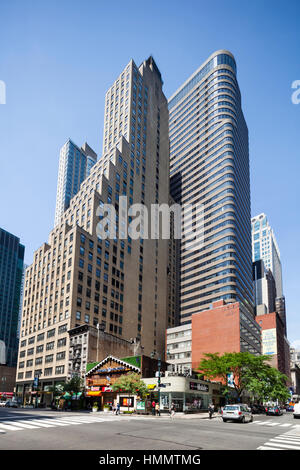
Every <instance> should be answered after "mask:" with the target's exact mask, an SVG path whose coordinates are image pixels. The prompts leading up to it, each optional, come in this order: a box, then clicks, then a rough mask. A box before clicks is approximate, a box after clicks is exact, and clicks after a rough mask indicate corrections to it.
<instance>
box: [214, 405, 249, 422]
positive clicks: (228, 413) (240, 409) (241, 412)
mask: <svg viewBox="0 0 300 470" xmlns="http://www.w3.org/2000/svg"><path fill="white" fill-rule="evenodd" d="M222 419H223V421H224V423H226V421H229V420H232V421H239V422H241V423H245V422H246V421H248V422H252V421H253V415H252V412H251V409H250V408H248V406H247V405H239V404H238V405H226V406H224V408H223V411H222Z"/></svg>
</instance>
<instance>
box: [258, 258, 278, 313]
mask: <svg viewBox="0 0 300 470" xmlns="http://www.w3.org/2000/svg"><path fill="white" fill-rule="evenodd" d="M252 268H253V283H254V299H255V313H256V315H265V314H266V313H273V312H275V301H276V284H275V279H274V277H273V274H272V271H271V270H270V269H268V270H267V269H266V268H265V265H264V262H263V260H259V261H255V262H254V263H253V265H252Z"/></svg>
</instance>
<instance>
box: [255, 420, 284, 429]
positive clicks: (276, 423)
mask: <svg viewBox="0 0 300 470" xmlns="http://www.w3.org/2000/svg"><path fill="white" fill-rule="evenodd" d="M253 424H256V425H257V426H269V427H275V426H277V427H279V428H289V427H291V426H293V423H280V422H279V421H270V420H268V421H253Z"/></svg>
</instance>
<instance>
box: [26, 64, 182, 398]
mask: <svg viewBox="0 0 300 470" xmlns="http://www.w3.org/2000/svg"><path fill="white" fill-rule="evenodd" d="M104 135H105V137H106V138H107V141H106V143H104V153H103V155H102V157H101V158H100V159H99V160H98V161H97V163H96V164H95V165H94V166H93V167H92V169H91V172H90V175H89V176H88V177H87V178H86V179H85V180H84V181H83V182H82V183H81V186H80V188H79V190H78V192H77V194H76V195H75V196H74V197H73V198H72V199H71V201H70V204H69V207H68V209H67V210H65V211H64V213H63V214H62V216H61V219H60V222H59V224H58V225H57V226H56V227H55V228H54V229H53V230H52V231H51V233H50V235H49V240H48V243H44V244H43V245H42V246H41V247H40V248H39V249H38V250H36V252H35V253H34V258H33V263H32V265H31V266H29V267H28V269H27V271H26V277H25V292H24V301H23V317H22V325H21V336H20V349H19V361H18V370H17V387H18V393H19V394H23V393H25V394H29V391H30V387H31V383H32V380H33V377H36V376H39V378H40V385H41V389H42V390H46V388H45V387H48V386H49V384H50V385H51V384H53V383H55V382H61V381H64V380H66V378H67V377H68V376H69V370H70V369H71V367H69V366H70V361H69V353H70V348H69V335H68V330H70V329H72V328H74V327H77V326H80V325H83V324H86V325H93V326H96V325H97V324H100V323H101V324H102V325H103V326H104V328H105V330H106V331H107V332H109V333H111V334H113V335H115V336H117V337H119V338H123V339H126V340H130V339H131V338H132V339H133V338H138V339H139V341H140V342H141V345H142V346H143V347H144V353H145V354H148V355H149V354H151V352H153V351H157V353H158V354H160V355H161V357H163V355H164V344H165V329H166V327H167V326H172V325H174V318H175V313H174V301H173V296H170V298H169V296H168V288H170V289H171V288H172V287H174V282H175V281H174V280H175V264H174V263H173V264H172V262H171V261H170V260H172V258H171V257H169V249H172V246H171V245H170V240H167V239H166V240H161V239H150V238H149V239H147V238H146V236H145V237H144V239H142V238H137V239H136V238H134V237H133V236H130V235H128V232H127V230H126V220H125V219H124V217H123V215H125V218H126V214H127V208H126V201H125V200H124V199H123V198H124V197H126V198H127V203H128V209H129V208H130V207H131V206H132V205H134V204H135V203H142V204H143V205H144V206H145V209H146V208H149V207H150V206H151V204H154V203H156V202H157V203H158V204H161V203H166V204H168V202H169V140H168V104H167V100H166V98H165V96H164V94H163V91H162V79H161V74H160V72H159V70H158V68H157V66H156V64H155V62H154V60H153V58H152V57H150V58H149V59H148V60H146V61H144V62H143V63H142V64H141V65H140V67H137V66H136V65H135V63H134V62H133V60H131V61H130V62H129V64H128V65H127V66H126V67H125V69H124V71H123V72H122V73H121V75H120V76H119V77H118V79H117V80H116V81H115V82H114V84H113V85H112V86H111V87H110V89H109V90H108V92H107V94H106V99H105V123H104ZM114 136H116V140H114ZM110 144H111V145H110ZM104 204H109V205H110V208H111V211H113V210H115V212H116V223H115V226H113V227H109V228H110V229H111V231H113V229H116V231H117V234H116V235H115V234H113V233H112V232H111V233H110V235H111V236H110V237H109V238H106V239H105V237H104V236H102V235H101V229H102V228H103V227H102V224H104V222H103V217H102V215H101V209H102V208H103V207H104ZM99 211H100V212H99ZM140 232H141V233H142V232H144V235H146V233H145V232H146V226H145V225H143V224H142V223H141V228H140Z"/></svg>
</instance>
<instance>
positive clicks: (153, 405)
mask: <svg viewBox="0 0 300 470" xmlns="http://www.w3.org/2000/svg"><path fill="white" fill-rule="evenodd" d="M151 407H152V415H153V416H155V401H154V400H153V402H152V403H151Z"/></svg>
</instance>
